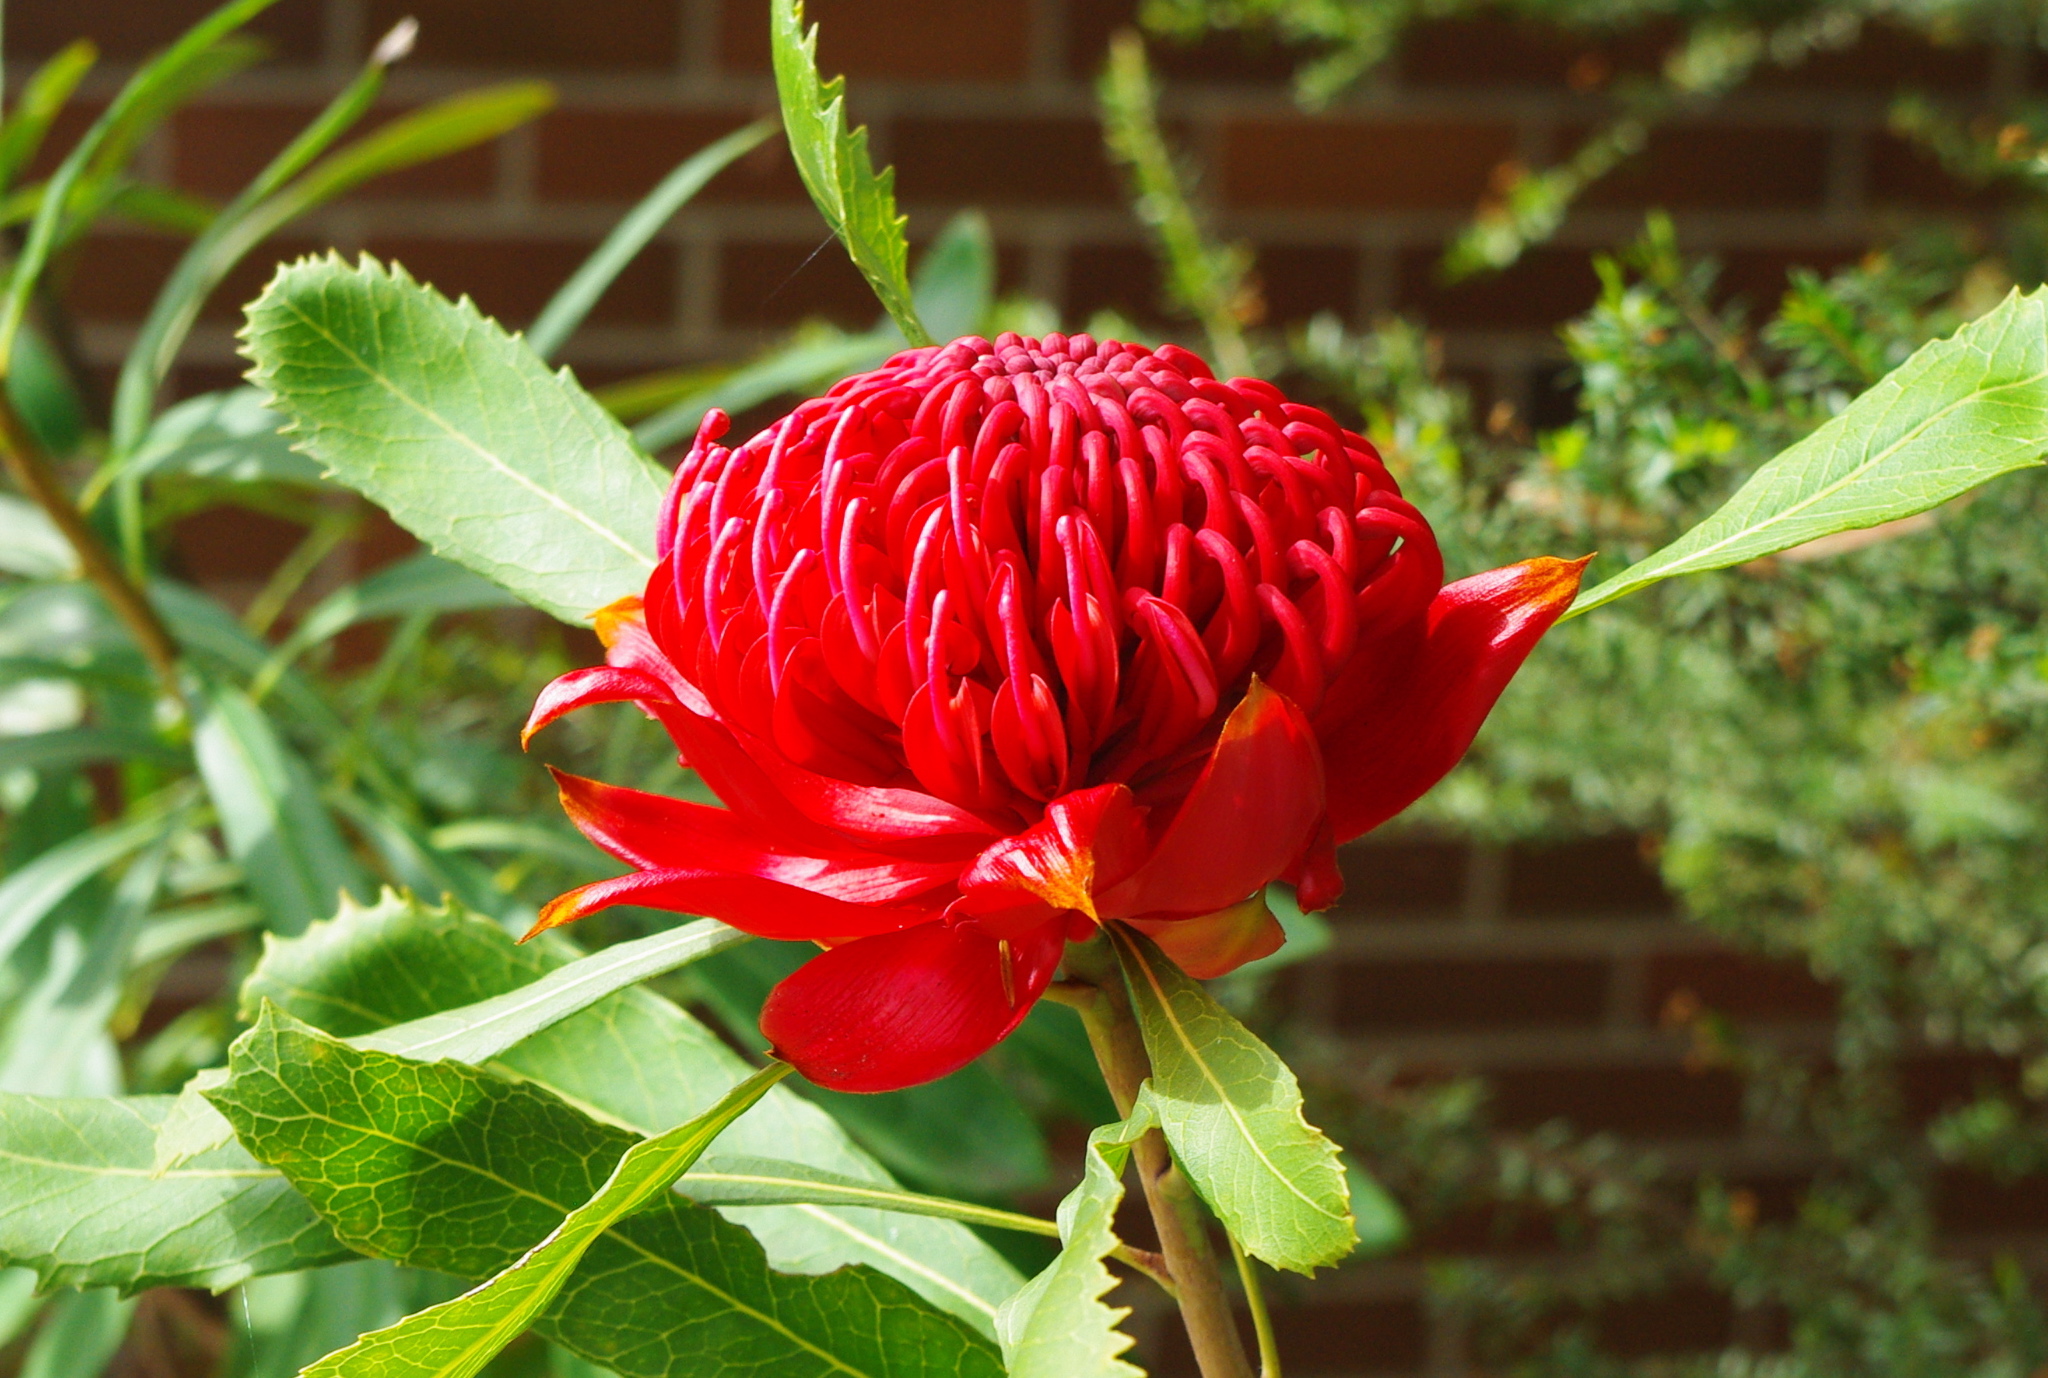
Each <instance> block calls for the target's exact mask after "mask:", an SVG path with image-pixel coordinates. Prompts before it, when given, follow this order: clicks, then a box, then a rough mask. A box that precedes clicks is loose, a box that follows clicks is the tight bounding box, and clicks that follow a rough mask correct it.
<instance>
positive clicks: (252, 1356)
mask: <svg viewBox="0 0 2048 1378" xmlns="http://www.w3.org/2000/svg"><path fill="white" fill-rule="evenodd" d="M460 1290H461V1284H460V1283H458V1282H456V1281H455V1280H454V1279H452V1278H448V1277H444V1276H442V1275H441V1274H439V1273H422V1272H418V1271H416V1270H414V1269H410V1268H400V1267H397V1266H396V1265H394V1264H390V1263H386V1262H385V1261H384V1260H383V1259H380V1258H358V1259H352V1260H351V1261H349V1262H347V1263H342V1264H337V1265H335V1266H334V1267H331V1268H318V1269H311V1270H308V1271H306V1272H301V1273H278V1274H275V1275H272V1276H268V1277H259V1278H252V1279H250V1280H249V1281H248V1282H245V1283H243V1284H242V1286H241V1288H240V1295H239V1296H238V1297H235V1298H233V1299H232V1300H230V1301H229V1302H228V1314H229V1316H230V1318H231V1323H230V1326H229V1329H230V1331H231V1332H232V1334H233V1336H234V1339H235V1342H236V1343H235V1346H234V1349H233V1351H232V1353H231V1357H230V1359H229V1361H228V1366H227V1367H225V1368H224V1369H223V1370H222V1373H223V1374H225V1375H232V1378H298V1374H299V1372H300V1371H301V1370H302V1369H304V1368H305V1367H306V1366H307V1365H308V1364H310V1363H312V1362H314V1361H315V1360H316V1359H318V1358H320V1357H321V1356H322V1355H323V1354H331V1353H332V1352H334V1351H335V1350H337V1349H340V1348H341V1347H342V1346H343V1345H346V1344H349V1343H351V1342H352V1341H354V1340H355V1339H356V1337H357V1336H359V1335H364V1334H367V1333H368V1332H370V1331H372V1330H381V1329H383V1328H384V1327H385V1326H387V1325H392V1324H395V1323H396V1322H398V1321H400V1320H403V1319H404V1318H405V1317H406V1316H408V1315H410V1314H412V1313H413V1312H415V1311H417V1310H419V1309H421V1308H422V1307H426V1306H433V1305H435V1304H436V1303H439V1302H443V1301H446V1300H448V1298H450V1297H451V1296H454V1295H455V1294H456V1293H457V1292H459V1291H460Z"/></svg>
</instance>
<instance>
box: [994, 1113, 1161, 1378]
mask: <svg viewBox="0 0 2048 1378" xmlns="http://www.w3.org/2000/svg"><path fill="white" fill-rule="evenodd" d="M1158 1122H1159V1120H1158V1115H1157V1113H1156V1111H1155V1108H1154V1102H1153V1099H1152V1096H1151V1094H1150V1093H1149V1092H1141V1093H1140V1095H1139V1098H1138V1103H1137V1104H1136V1105H1135V1106H1133V1107H1132V1108H1131V1114H1130V1117H1129V1118H1128V1119H1126V1120H1124V1121H1123V1122H1122V1123H1121V1124H1111V1125H1105V1126H1103V1127H1102V1128H1100V1129H1098V1130H1096V1131H1095V1132H1094V1133H1092V1134H1090V1135H1089V1136H1088V1153H1087V1157H1086V1160H1085V1162H1084V1164H1083V1167H1082V1172H1081V1185H1079V1186H1078V1187H1075V1188H1074V1190H1073V1191H1071V1192H1070V1193H1068V1195H1067V1198H1066V1200H1064V1201H1062V1202H1060V1218H1059V1228H1060V1255H1059V1257H1058V1258H1056V1259H1054V1260H1053V1261H1052V1262H1051V1263H1050V1264H1048V1265H1047V1266H1046V1269H1045V1271H1044V1272H1042V1273H1040V1274H1039V1275H1038V1276H1037V1277H1035V1278H1033V1279H1031V1281H1030V1282H1028V1283H1026V1284H1024V1286H1023V1288H1022V1289H1021V1290H1020V1291H1018V1293H1017V1295H1015V1296H1014V1297H1011V1298H1010V1299H1009V1300H1008V1301H1006V1302H1004V1303H1003V1309H1002V1310H1001V1311H999V1312H998V1313H997V1314H996V1334H997V1335H998V1336H999V1337H1000V1338H1001V1340H1002V1343H1003V1365H1004V1367H1005V1369H1006V1370H1007V1371H1008V1373H1009V1375H1010V1378H1144V1371H1143V1370H1142V1369H1139V1368H1136V1367H1134V1366H1133V1365H1131V1364H1129V1363H1127V1362H1125V1361H1124V1360H1123V1359H1122V1358H1120V1357H1118V1356H1120V1355H1121V1354H1122V1353H1123V1352H1124V1351H1125V1350H1127V1349H1129V1348H1130V1347H1131V1337H1130V1336H1128V1335H1126V1334H1124V1333H1123V1332H1122V1331H1121V1330H1119V1329H1117V1326H1118V1325H1119V1324H1121V1323H1122V1321H1123V1319H1124V1317H1126V1316H1128V1315H1130V1314H1131V1310H1130V1308H1129V1307H1127V1306H1123V1307H1111V1306H1109V1305H1108V1304H1107V1303H1105V1302H1104V1301H1103V1297H1105V1296H1106V1295H1108V1293H1109V1291H1110V1289H1112V1288H1114V1287H1115V1286H1116V1285H1117V1279H1116V1277H1115V1275H1114V1274H1112V1273H1111V1272H1110V1271H1109V1269H1108V1268H1107V1267H1106V1266H1104V1264H1103V1260H1104V1259H1105V1258H1107V1257H1108V1256H1109V1254H1110V1252H1111V1251H1112V1250H1114V1249H1115V1248H1116V1246H1117V1237H1116V1211H1117V1207H1118V1206H1120V1205H1121V1204H1123V1199H1124V1183H1123V1176H1124V1165H1125V1164H1126V1163H1127V1162H1128V1161H1129V1160H1130V1156H1131V1147H1132V1145H1134V1144H1136V1143H1137V1142H1138V1140H1139V1139H1141V1138H1143V1137H1144V1136H1145V1135H1146V1134H1148V1133H1150V1132H1151V1131H1152V1129H1153V1128H1154V1127H1155V1126H1157V1124H1158Z"/></svg>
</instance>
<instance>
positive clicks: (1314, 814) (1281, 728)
mask: <svg viewBox="0 0 2048 1378" xmlns="http://www.w3.org/2000/svg"><path fill="white" fill-rule="evenodd" d="M1322 816H1323V759H1322V755H1321V753H1320V752H1319V751H1318V750H1317V749H1316V739H1315V736H1314V734H1313V733H1311V732H1310V731H1309V726H1308V722H1307V720H1306V719H1304V718H1303V717H1302V716H1301V710H1300V709H1298V708H1296V707H1295V706H1294V704H1293V703H1291V702H1290V701H1289V700H1288V698H1287V696H1286V695H1284V694H1281V693H1279V692H1278V691H1276V690H1273V689H1269V688H1267V687H1266V685H1264V684H1263V683H1261V682H1260V681H1259V680H1258V679H1256V678H1254V679H1253V680H1252V684H1251V688H1250V689H1249V690H1247V691H1246V693H1245V696H1244V701H1243V702H1241V703H1239V704H1238V705H1237V707H1236V708H1234V709H1233V710H1231V714H1230V717H1229V718H1228V719H1227V720H1226V721H1225V722H1224V724H1223V732H1222V735H1221V736H1219V737H1218V738H1217V739H1216V746H1215V749H1214V750H1213V751H1211V752H1210V753H1209V759H1208V762H1207V763H1206V764H1204V765H1203V767H1202V773H1201V776H1200V777H1199V778H1198V779H1197V780H1196V781H1195V783H1194V787H1193V788H1192V789H1190V790H1189V791H1188V795H1187V799H1186V802H1184V803H1183V804H1182V805H1181V807H1180V812H1179V813H1177V814H1175V815H1174V818H1173V822H1172V823H1170V824H1168V825H1167V829H1166V832H1165V834H1164V835H1163V836H1162V837H1161V838H1160V839H1159V845H1158V846H1157V847H1156V848H1155V849H1154V850H1153V853H1152V856H1151V858H1150V859H1149V860H1148V861H1146V863H1145V865H1144V867H1143V868H1142V869H1141V870H1139V872H1138V873H1137V874H1136V875H1134V876H1132V877H1131V878H1130V879H1129V880H1127V881H1125V882H1124V883H1123V884H1122V885H1119V886H1117V887H1116V888H1115V889H1114V890H1113V891H1111V892H1109V893H1108V894H1106V895H1103V896H1102V897H1101V903H1100V907H1101V910H1102V912H1103V914H1104V915H1105V916H1107V917H1110V918H1125V917H1129V916H1130V915H1133V914H1151V913H1154V912H1164V913H1173V914H1208V913H1212V912H1214V911H1216V910H1218V909H1223V908H1226V907H1227V906H1230V905H1233V904H1236V903H1237V902H1238V901H1240V900H1242V899H1243V898H1244V897H1245V896H1247V895H1249V894H1251V892H1252V891H1254V890H1257V889H1260V888H1262V887H1263V886H1265V885H1266V884H1267V882H1269V881H1272V880H1274V879H1276V878H1277V877H1278V876H1279V875H1280V874H1281V873H1282V872H1283V871H1285V870H1286V869H1287V867H1288V864H1289V863H1290V862H1292V861H1293V860H1294V859H1295V858H1296V857H1298V856H1300V855H1301V853H1302V848H1303V846H1304V845H1305V844H1306V843H1307V842H1308V840H1309V838H1310V836H1311V835H1312V834H1313V833H1314V831H1315V829H1316V826H1317V824H1318V823H1319V822H1320V821H1321V819H1322Z"/></svg>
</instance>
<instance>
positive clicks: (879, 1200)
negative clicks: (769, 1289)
mask: <svg viewBox="0 0 2048 1378" xmlns="http://www.w3.org/2000/svg"><path fill="white" fill-rule="evenodd" d="M676 1190H677V1191H679V1192H681V1193H682V1194H683V1195H685V1196H687V1197H689V1198H690V1199H691V1200H692V1201H695V1202H696V1203H697V1204H699V1205H701V1206H803V1205H809V1206H862V1207H866V1208H869V1209H871V1210H880V1211H892V1212H897V1213H900V1214H903V1215H924V1216H930V1217H931V1218H933V1219H935V1220H957V1221H959V1222H960V1223H961V1224H963V1225H980V1226H983V1227H985V1228H988V1229H992V1230H1015V1231H1017V1232H1019V1233H1020V1234H1042V1235H1055V1234H1057V1233H1058V1227H1057V1226H1055V1225H1054V1224H1053V1223H1052V1222H1051V1221H1050V1220H1040V1219H1038V1218H1037V1217H1036V1216H1031V1215H1019V1214H1017V1213H1016V1212H1015V1211H1004V1210H997V1209H996V1208H995V1207H993V1206H977V1205H975V1204H974V1203H972V1202H970V1201H953V1200H949V1199H948V1198H946V1197H943V1196H925V1195H921V1194H920V1193H918V1192H914V1191H903V1190H900V1189H898V1188H894V1187H883V1186H877V1185H876V1184H875V1183H873V1182H865V1181H862V1180H860V1179H859V1178H856V1177H845V1176H841V1175H840V1174H838V1173H835V1172H825V1171H823V1170H821V1169H819V1168H814V1167H807V1166H805V1165H804V1164H802V1163H791V1162H785V1161H782V1160H780V1159H775V1158H743V1157H726V1156H724V1155H722V1154H719V1155H715V1156H710V1157H706V1158H705V1159H704V1160H703V1161H702V1163H701V1164H700V1165H699V1166H698V1167H697V1168H695V1169H694V1170H692V1171H691V1173H690V1174H689V1175H688V1176H687V1177H685V1178H683V1179H682V1180H681V1181H680V1182H678V1183H676Z"/></svg>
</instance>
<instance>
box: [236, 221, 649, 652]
mask: <svg viewBox="0 0 2048 1378" xmlns="http://www.w3.org/2000/svg"><path fill="white" fill-rule="evenodd" d="M243 339H244V347H245V349H246V351H247V353H248V355H249V357H250V358H251V359H252V360H253V361H254V362H255V369H254V371H253V372H252V374H251V377H252V379H253V380H254V381H255V382H256V383H257V384H258V385H260V386H262V387H263V388H265V389H267V390H268V391H269V393H270V394H271V396H272V398H273V399H274V400H273V405H274V406H275V407H276V408H277V409H278V410H279V411H281V412H283V413H285V414H286V415H287V416H289V417H291V418H292V434H293V436H294V438H295V441H296V443H297V444H298V445H299V446H300V448H302V449H303V450H305V451H306V453H308V454H310V455H312V456H313V457H314V458H315V459H318V460H319V461H320V462H321V463H322V464H324V465H326V466H327V468H328V470H329V472H330V473H331V474H332V475H333V477H335V478H336V479H338V480H340V481H341V482H342V483H345V484H347V485H348V486H349V487H351V488H354V489H356V490H357V491H359V492H361V493H363V494H364V495H365V496H367V497H368V498H370V499H371V500H372V501H373V502H375V503H377V504H378V505H379V506H380V507H382V508H384V509H385V510H386V511H387V512H389V513H390V514H391V515H392V516H393V517H394V518H396V519H397V521H398V523H399V524H400V525H401V526H404V527H405V528H406V529H407V530H409V531H411V532H412V533H413V534H414V535H416V536H418V537H419V538H420V539H421V540H422V541H424V542H425V543H426V544H427V545H428V546H429V547H430V548H432V549H433V550H435V551H438V552H439V553H440V554H442V555H445V556H447V557H448V558H449V559H451V560H454V561H456V562H457V563H458V564H462V565H466V566H468V567H469V568H470V569H473V570H475V571H476V572H477V573H479V574H481V575H483V576H484V577H485V578H487V579H490V580H492V581H494V582H496V583H498V584H502V585H503V586H504V587H506V588H508V589H510V590H512V592H513V593H515V594H517V595H519V596H520V597H521V598H523V599H525V600H526V601H527V602H529V603H532V604H533V605H534V606H536V607H539V608H542V609H544V610H546V611H548V612H550V613H553V614H554V615H555V616H557V617H559V618H561V619H562V620H563V621H565V622H582V621H584V620H586V619H587V618H588V617H589V615H590V614H591V613H592V612H594V611H595V610H596V609H598V608H600V607H603V606H604V605H606V604H607V603H611V602H613V601H615V600H616V599H619V598H621V597H624V596H625V595H627V594H631V593H637V592H639V591H640V589H641V587H642V586H643V585H644V584H645V583H646V580H647V575H648V573H649V571H651V570H652V569H653V567H654V556H653V554H652V547H653V539H654V521H655V513H656V511H657V509H658V508H659V506H660V503H661V495H662V490H663V487H664V483H663V479H662V477H661V476H660V474H659V473H658V472H657V470H656V469H655V467H654V466H653V465H652V464H651V463H650V462H649V461H648V460H647V459H646V458H645V456H643V455H641V454H640V453H639V451H638V450H636V449H635V448H634V446H633V443H632V441H631V439H630V438H629V437H628V436H627V435H626V433H625V431H624V430H623V429H622V428H621V427H620V426H619V424H618V422H616V421H614V420H613V419H612V418H611V417H610V416H608V415H607V414H606V413H605V412H604V410H603V409H602V408H601V407H599V406H598V405H597V404H596V403H595V402H593V401H591V399H590V397H589V395H588V394H587V393H585V392H584V391H583V390H582V389H581V388H579V387H577V386H576V384H575V382H574V380H573V379H571V378H570V377H569V376H568V374H567V373H562V374H554V373H550V372H549V371H548V369H547V366H546V365H545V364H543V363H542V362H541V361H540V359H539V358H538V357H537V356H536V355H535V354H534V353H533V351H532V350H530V349H528V348H527V347H526V346H525V345H524V344H523V343H521V342H520V341H518V340H516V339H514V338H513V337H512V336H510V335H507V334H506V333H505V332H504V330H502V329H501V328H500V327H499V326H498V325H496V324H495V323H494V322H492V321H490V320H488V319H486V318H485V317H484V316H483V314H482V313H481V312H479V311H478V310H477V309H476V307H475V306H474V305H473V304H471V303H470V302H469V301H468V300H467V299H464V300H463V301H462V302H460V303H455V304H451V303H450V302H449V301H448V300H447V299H446V298H444V297H442V296H441V295H439V294H438V293H436V292H434V291H433V290H432V289H431V288H427V287H422V286H421V285H420V284H418V283H416V282H414V281H413V280H412V279H411V278H410V277H408V276H407V275H406V274H405V271H404V270H403V269H402V268H396V267H394V268H391V269H388V270H387V269H385V268H384V267H383V266H382V265H380V264H378V263H377V262H376V261H375V260H372V259H370V258H367V257H365V258H364V259H363V260H362V263H361V264H360V266H358V267H355V268H351V267H349V266H348V265H347V264H345V263H343V262H342V261H341V260H340V259H339V258H337V257H333V256H329V257H327V258H324V259H305V260H301V261H300V262H298V263H295V264H292V265H290V266H288V267H285V268H283V269H280V270H279V272H278V275H277V276H276V277H275V278H273V279H272V280H271V283H270V286H269V287H267V288H266V289H264V293H263V295H262V296H261V297H260V298H259V299H258V300H257V301H256V303H255V304H254V305H253V306H251V307H250V308H249V321H248V326H247V328H246V330H245V331H244V334H243Z"/></svg>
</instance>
